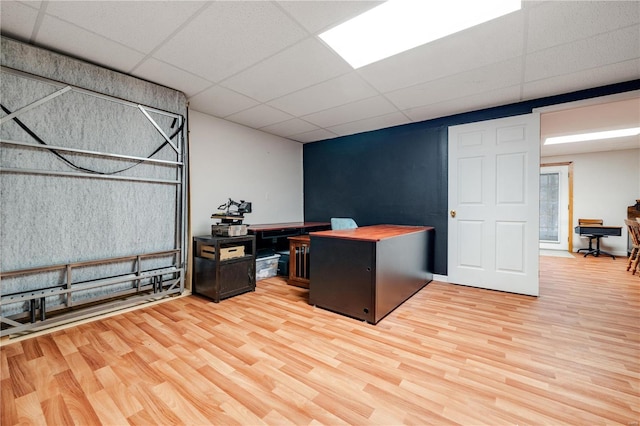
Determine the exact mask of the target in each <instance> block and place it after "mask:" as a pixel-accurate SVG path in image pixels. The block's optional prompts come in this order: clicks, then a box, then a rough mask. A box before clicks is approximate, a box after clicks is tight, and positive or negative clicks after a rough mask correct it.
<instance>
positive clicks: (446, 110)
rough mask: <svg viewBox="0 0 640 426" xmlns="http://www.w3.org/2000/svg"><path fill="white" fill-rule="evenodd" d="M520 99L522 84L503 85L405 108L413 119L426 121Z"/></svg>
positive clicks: (405, 112) (406, 113) (405, 111)
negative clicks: (486, 90) (472, 93)
mask: <svg viewBox="0 0 640 426" xmlns="http://www.w3.org/2000/svg"><path fill="white" fill-rule="evenodd" d="M519 100H520V85H515V86H511V87H502V88H498V89H496V90H492V91H489V92H482V93H476V94H474V95H471V96H462V97H459V98H456V99H448V100H446V101H442V102H438V103H433V104H430V105H425V106H421V107H415V108H410V109H407V110H404V111H403V113H404V114H405V115H407V116H408V117H409V118H410V119H411V120H412V121H415V122H418V121H425V120H432V119H434V118H440V117H445V116H447V115H455V114H461V113H465V112H469V111H474V110H480V109H485V108H491V107H494V106H498V105H507V104H511V103H514V102H518V101H519Z"/></svg>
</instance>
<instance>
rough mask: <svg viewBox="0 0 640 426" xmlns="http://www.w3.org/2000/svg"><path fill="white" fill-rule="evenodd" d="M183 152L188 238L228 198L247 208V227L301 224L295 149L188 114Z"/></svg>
mask: <svg viewBox="0 0 640 426" xmlns="http://www.w3.org/2000/svg"><path fill="white" fill-rule="evenodd" d="M189 150H190V151H189V161H190V165H189V168H190V198H191V200H190V215H191V229H192V235H194V236H195V235H207V234H210V233H211V225H212V223H213V220H212V219H211V214H212V213H215V212H217V211H218V210H217V208H218V206H219V205H220V204H222V203H225V202H226V201H227V199H229V198H231V199H233V200H235V201H240V200H245V201H251V202H252V203H253V212H252V213H249V214H247V215H246V216H245V220H244V223H247V224H264V223H281V222H301V221H302V220H303V216H304V211H303V182H302V179H303V175H302V144H301V143H298V142H293V141H291V140H288V139H284V138H281V137H279V136H274V135H270V134H268V133H264V132H260V131H258V130H253V129H250V128H248V127H245V126H241V125H239V124H235V123H232V122H229V121H226V120H221V119H219V118H215V117H212V116H209V115H207V114H203V113H200V112H197V111H189Z"/></svg>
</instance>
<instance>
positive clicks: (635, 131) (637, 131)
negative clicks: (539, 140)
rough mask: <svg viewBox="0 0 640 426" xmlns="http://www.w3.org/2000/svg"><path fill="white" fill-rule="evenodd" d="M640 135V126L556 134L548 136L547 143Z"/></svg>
mask: <svg viewBox="0 0 640 426" xmlns="http://www.w3.org/2000/svg"><path fill="white" fill-rule="evenodd" d="M637 135H640V127H631V128H628V129H619V130H607V131H604V132H593V133H582V134H579V135H567V136H555V137H552V138H546V139H545V140H544V144H545V145H555V144H559V143H572V142H586V141H597V140H600V139H612V138H623V137H625V136H637Z"/></svg>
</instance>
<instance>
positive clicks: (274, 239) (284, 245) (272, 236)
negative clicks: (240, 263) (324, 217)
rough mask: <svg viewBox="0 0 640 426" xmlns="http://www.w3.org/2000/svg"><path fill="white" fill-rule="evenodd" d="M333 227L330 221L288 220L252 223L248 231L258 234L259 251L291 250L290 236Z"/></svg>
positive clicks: (257, 244) (251, 233)
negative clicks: (283, 221)
mask: <svg viewBox="0 0 640 426" xmlns="http://www.w3.org/2000/svg"><path fill="white" fill-rule="evenodd" d="M326 229H331V223H329V222H286V223H267V224H262V225H250V226H249V227H247V232H248V233H249V234H250V235H255V236H256V246H257V248H258V251H259V252H270V253H271V254H273V253H275V252H278V251H288V250H289V240H288V238H289V237H295V236H297V235H304V234H308V233H309V232H314V231H324V230H326Z"/></svg>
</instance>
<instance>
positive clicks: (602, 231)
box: [575, 225, 622, 259]
mask: <svg viewBox="0 0 640 426" xmlns="http://www.w3.org/2000/svg"><path fill="white" fill-rule="evenodd" d="M575 232H576V234H579V235H585V236H593V237H595V238H596V248H593V246H592V244H591V239H589V248H587V249H578V253H579V252H580V250H585V251H586V253H585V255H584V257H587V256H589V255H592V256H595V257H598V256H600V255H601V254H603V255H605V256H611V257H612V258H614V259H615V258H616V257H615V256H614V255H612V254H611V253H607V252H606V251H603V250H600V238H602V237H607V236H613V237H619V236H621V235H622V227H621V226H604V225H578V226H576V227H575Z"/></svg>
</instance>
